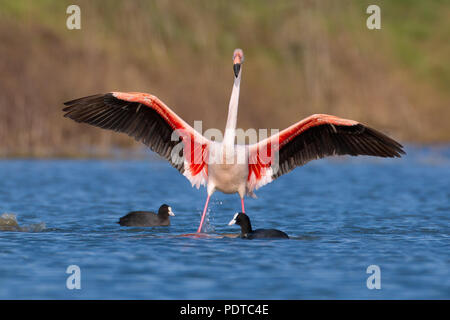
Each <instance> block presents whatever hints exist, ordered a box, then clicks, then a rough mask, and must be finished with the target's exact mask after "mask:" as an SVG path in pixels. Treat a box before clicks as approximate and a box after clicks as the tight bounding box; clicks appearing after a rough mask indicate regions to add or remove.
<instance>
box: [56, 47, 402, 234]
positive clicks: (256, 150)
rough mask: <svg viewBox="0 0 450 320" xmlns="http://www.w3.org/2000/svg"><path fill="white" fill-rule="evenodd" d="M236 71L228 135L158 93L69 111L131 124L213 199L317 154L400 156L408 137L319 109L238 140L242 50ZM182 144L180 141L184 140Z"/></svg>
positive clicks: (110, 123) (96, 101) (74, 104)
mask: <svg viewBox="0 0 450 320" xmlns="http://www.w3.org/2000/svg"><path fill="white" fill-rule="evenodd" d="M233 62H234V65H233V67H234V72H235V79H234V85H233V91H232V94H231V99H230V104H229V110H228V119H227V124H226V128H225V135H224V138H223V141H222V142H215V141H211V140H209V139H207V138H206V137H204V136H203V135H202V134H201V133H199V132H197V131H195V130H194V129H193V128H192V127H191V126H190V125H188V124H187V123H186V122H185V121H184V120H183V119H181V118H180V117H179V116H178V115H177V114H176V113H175V112H173V111H172V110H171V109H170V108H169V107H167V106H166V105H165V104H164V103H163V102H161V101H160V100H159V99H158V98H157V97H155V96H153V95H150V94H146V93H139V92H131V93H124V92H111V93H107V94H97V95H93V96H89V97H84V98H80V99H76V100H72V101H68V102H66V103H65V105H67V107H66V108H65V109H64V111H66V112H67V113H66V114H65V116H66V117H69V118H71V119H73V120H75V121H77V122H84V123H88V124H91V125H94V126H98V127H101V128H104V129H111V130H114V131H120V132H125V133H127V134H128V135H130V136H133V137H134V138H135V139H136V140H139V141H142V142H143V143H144V144H146V145H148V146H149V147H150V149H152V150H153V151H155V152H157V153H158V154H159V155H161V156H162V157H164V158H165V159H167V160H168V161H169V162H170V163H171V164H172V166H174V167H175V168H176V169H178V170H179V171H180V172H181V173H183V175H184V176H186V178H187V179H188V180H189V181H190V182H191V183H192V185H193V186H194V185H195V186H196V187H197V188H198V187H199V186H200V185H206V188H207V194H208V196H207V199H206V203H205V207H204V210H203V214H202V218H201V222H200V226H199V228H198V230H197V232H201V231H202V226H203V221H204V218H205V214H206V210H207V208H208V203H209V198H210V196H211V195H212V194H213V193H214V191H216V190H218V191H221V192H223V193H228V194H231V193H238V194H239V196H240V198H241V205H242V212H245V208H244V197H245V195H253V192H254V190H256V189H258V188H260V187H262V186H263V185H265V184H267V183H270V182H271V181H273V180H274V179H276V178H278V177H279V176H281V175H283V174H285V173H287V172H289V171H291V170H293V169H294V168H295V167H297V166H300V165H304V164H305V163H307V162H309V161H310V160H314V159H318V158H323V157H325V156H330V155H343V154H349V155H353V156H356V155H371V156H380V157H400V156H401V154H404V151H403V149H402V145H400V144H399V143H398V142H396V141H394V140H393V139H391V138H389V137H387V136H386V135H384V134H382V133H380V132H378V131H376V130H374V129H371V128H369V127H367V126H364V125H363V124H361V123H358V122H356V121H353V120H347V119H342V118H338V117H335V116H330V115H325V114H316V115H312V116H310V117H308V118H306V119H303V120H301V121H299V122H297V123H295V124H294V125H292V126H290V127H289V128H287V129H285V130H282V131H280V132H279V133H277V134H274V135H272V136H270V137H269V138H267V139H264V140H262V141H260V142H258V143H255V144H250V145H237V144H235V136H236V122H237V111H238V100H239V89H240V81H241V74H242V68H241V63H242V62H243V53H242V50H240V49H236V50H235V52H234V55H233ZM179 146H181V148H179Z"/></svg>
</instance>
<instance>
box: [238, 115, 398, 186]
mask: <svg viewBox="0 0 450 320" xmlns="http://www.w3.org/2000/svg"><path fill="white" fill-rule="evenodd" d="M248 152H249V173H248V182H247V186H248V187H247V188H248V191H249V192H251V191H252V190H254V189H257V188H259V187H261V186H263V185H265V184H267V183H269V182H271V181H273V180H275V179H276V178H278V177H279V176H281V175H283V174H285V173H288V172H289V171H291V170H293V169H294V168H295V167H297V166H302V165H304V164H306V163H307V162H309V161H311V160H314V159H320V158H324V157H327V156H332V155H346V154H347V155H352V156H357V155H369V156H378V157H391V158H392V157H401V154H405V152H404V151H403V146H402V145H401V144H399V143H398V142H396V141H395V140H393V139H391V138H389V137H388V136H386V135H384V134H382V133H381V132H378V131H376V130H374V129H372V128H369V127H367V126H365V125H363V124H361V123H359V122H356V121H353V120H347V119H342V118H338V117H335V116H330V115H326V114H315V115H312V116H310V117H308V118H306V119H304V120H302V121H299V122H297V123H296V124H294V125H292V126H290V127H289V128H287V129H285V130H283V131H281V132H279V133H278V134H275V135H273V136H271V137H269V138H267V139H264V140H262V141H260V142H259V143H256V144H253V145H250V146H249V147H248Z"/></svg>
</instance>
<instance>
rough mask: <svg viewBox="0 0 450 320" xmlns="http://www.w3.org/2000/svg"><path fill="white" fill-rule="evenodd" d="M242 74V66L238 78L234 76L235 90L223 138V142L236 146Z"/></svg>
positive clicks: (232, 94)
mask: <svg viewBox="0 0 450 320" xmlns="http://www.w3.org/2000/svg"><path fill="white" fill-rule="evenodd" d="M241 74H242V68H241V70H240V71H239V75H238V76H237V77H236V78H234V84H233V91H232V92H231V98H230V104H229V106H228V119H227V125H226V127H225V136H224V138H223V144H225V145H228V146H234V137H235V135H236V123H237V113H238V104H239V89H240V86H241Z"/></svg>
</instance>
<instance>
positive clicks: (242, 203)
mask: <svg viewBox="0 0 450 320" xmlns="http://www.w3.org/2000/svg"><path fill="white" fill-rule="evenodd" d="M241 206H242V213H245V208H244V198H241Z"/></svg>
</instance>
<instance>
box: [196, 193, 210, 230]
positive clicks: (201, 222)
mask: <svg viewBox="0 0 450 320" xmlns="http://www.w3.org/2000/svg"><path fill="white" fill-rule="evenodd" d="M209 197H210V195H209V194H208V198H206V203H205V208H204V209H203V214H202V219H201V220H200V226H199V227H198V229H197V233H200V232H201V231H202V227H203V221H204V220H205V215H206V210H207V209H208V203H209Z"/></svg>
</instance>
